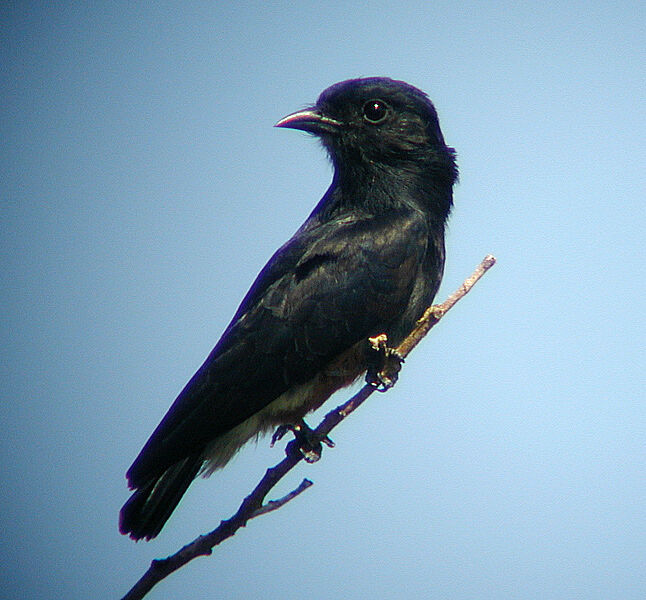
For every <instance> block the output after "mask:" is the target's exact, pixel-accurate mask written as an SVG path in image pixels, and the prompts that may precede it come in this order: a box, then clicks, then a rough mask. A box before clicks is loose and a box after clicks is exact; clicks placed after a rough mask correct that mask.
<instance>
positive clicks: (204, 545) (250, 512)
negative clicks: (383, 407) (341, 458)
mask: <svg viewBox="0 0 646 600" xmlns="http://www.w3.org/2000/svg"><path fill="white" fill-rule="evenodd" d="M495 262H496V259H495V258H494V257H493V256H491V255H488V256H486V257H485V258H484V259H483V260H482V262H481V263H480V264H479V265H478V267H477V268H476V270H475V271H474V272H473V274H472V275H471V276H470V277H469V278H468V279H467V280H466V281H465V282H464V283H463V284H462V285H461V286H460V288H459V289H458V290H456V291H455V292H454V293H453V294H451V295H450V296H449V297H448V298H447V299H446V300H445V301H444V302H443V303H442V304H437V305H433V306H430V307H429V308H427V309H426V311H425V312H424V315H423V316H422V318H421V319H420V320H419V321H418V322H417V325H416V326H415V328H414V329H413V331H411V332H410V334H409V335H408V336H407V337H406V339H405V340H404V341H403V342H402V343H401V344H400V345H399V346H398V347H397V348H396V350H397V351H398V352H399V354H400V355H401V356H402V357H406V356H408V354H410V352H411V351H412V350H413V348H415V346H417V344H419V342H420V341H421V340H422V339H423V338H424V336H426V334H427V333H428V332H429V331H430V330H431V329H432V328H433V327H434V326H435V325H436V324H437V323H438V322H439V321H440V319H441V318H442V317H443V316H444V315H445V314H446V313H447V312H448V311H449V310H450V309H451V308H452V307H453V306H454V305H455V304H456V302H457V301H458V300H460V299H461V298H462V297H464V296H465V295H466V294H467V293H468V292H469V290H471V288H472V287H473V286H474V285H475V284H476V282H477V281H478V280H479V279H480V278H481V277H482V276H483V275H484V274H485V272H486V271H488V270H489V269H490V268H491V267H492V266H493V265H494V264H495ZM376 389H377V388H376V387H375V386H374V385H372V384H366V385H364V386H363V387H362V388H361V389H360V390H359V391H358V392H357V393H356V394H355V395H354V396H352V398H350V399H349V400H348V401H347V402H344V403H343V404H341V405H340V406H337V407H336V408H335V409H334V410H331V411H330V412H329V413H327V414H326V415H325V418H324V419H323V420H322V421H321V423H320V424H319V426H318V427H317V428H316V429H315V430H314V434H315V435H316V436H320V438H319V439H321V438H322V437H324V436H326V435H327V434H328V433H330V431H332V429H334V428H335V427H336V426H337V425H338V424H339V423H340V422H341V421H343V419H345V418H346V417H347V416H348V415H349V414H350V413H352V412H354V411H355V410H356V409H357V408H359V406H361V404H363V402H364V401H365V400H366V399H367V398H368V397H369V396H370V395H371V394H372V393H373V392H374V391H375V390H376ZM294 444H295V442H294V441H292V442H290V443H289V444H288V448H287V450H288V452H287V456H286V457H285V458H283V460H282V461H280V462H279V463H278V464H277V465H276V466H274V467H271V468H269V469H267V471H266V472H265V475H264V476H263V478H262V479H261V480H260V482H259V483H258V485H257V486H256V487H255V488H254V490H253V491H252V492H251V493H250V494H249V495H248V496H247V497H246V498H245V499H244V500H243V501H242V504H241V505H240V508H238V511H237V512H236V513H235V515H233V516H232V517H231V518H230V519H227V520H225V521H221V522H220V525H218V527H216V528H215V529H214V530H213V531H211V532H210V533H207V534H204V535H201V536H199V537H197V538H196V539H195V540H193V541H192V542H190V543H189V544H187V545H186V546H184V547H183V548H182V549H181V550H179V551H178V552H176V553H175V554H172V555H170V556H168V557H167V558H163V559H157V560H153V561H152V563H151V565H150V567H149V568H148V570H147V571H146V572H145V573H144V574H143V575H142V577H141V579H139V581H138V582H137V583H136V584H135V585H134V586H133V588H132V589H131V590H130V591H129V592H128V593H127V594H126V595H125V596H124V597H123V598H122V600H140V599H141V598H143V597H144V596H145V595H146V594H147V593H148V592H149V591H150V590H151V589H152V588H153V587H154V586H155V584H157V583H159V582H160V581H161V580H162V579H164V578H165V577H167V576H168V575H170V574H171V573H172V572H173V571H176V570H177V569H179V568H181V567H182V566H184V565H185V564H186V563H188V562H190V561H191V560H193V559H194V558H197V557H198V556H209V555H210V554H211V553H212V552H213V548H214V547H215V546H217V545H218V544H220V543H221V542H223V541H224V540H226V539H227V538H229V537H231V536H233V535H234V534H235V533H236V531H237V530H238V529H240V528H241V527H244V526H245V525H246V524H247V522H248V521H249V520H251V519H253V518H254V517H258V516H260V515H264V514H266V513H268V512H272V511H274V510H277V509H279V508H280V507H281V506H283V505H285V504H287V503H288V502H289V501H290V500H292V499H293V498H295V497H296V496H298V495H299V494H301V493H302V492H304V491H305V490H306V489H307V488H308V487H310V486H311V485H313V484H312V482H311V481H309V480H308V479H304V480H303V481H302V482H301V484H300V485H299V486H298V487H297V488H296V489H295V490H293V491H291V492H290V493H289V494H287V495H285V496H283V497H282V498H279V499H278V500H270V501H268V502H267V503H265V504H263V503H264V501H265V497H266V496H267V494H268V493H269V492H270V491H271V489H272V488H273V487H274V486H275V485H276V484H277V483H278V482H279V481H280V480H281V479H282V478H283V477H284V476H285V475H286V474H287V473H288V472H289V471H291V470H292V469H293V468H294V467H295V466H296V465H297V464H298V463H299V462H300V461H301V460H302V459H303V455H302V454H301V453H300V452H298V451H289V450H290V445H291V449H292V450H293V449H294Z"/></svg>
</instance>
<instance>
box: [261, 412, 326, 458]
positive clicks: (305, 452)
mask: <svg viewBox="0 0 646 600" xmlns="http://www.w3.org/2000/svg"><path fill="white" fill-rule="evenodd" d="M289 431H291V432H292V433H293V434H294V439H293V440H292V441H291V442H289V444H287V447H286V448H285V454H287V455H288V456H289V455H291V454H293V453H298V454H300V455H302V456H303V458H304V459H305V461H306V462H308V463H315V462H316V461H317V460H319V459H320V458H321V450H322V449H323V446H322V445H321V444H322V443H323V444H325V445H326V446H327V447H328V448H334V442H333V441H332V440H331V439H330V438H329V437H328V436H327V435H322V436H321V435H320V434H317V433H316V432H315V431H314V430H313V429H312V428H311V427H310V426H309V425H308V424H307V423H305V421H301V422H300V423H296V424H293V423H287V424H285V425H280V426H279V427H278V428H277V429H276V431H275V432H274V435H272V436H271V446H272V447H273V446H274V444H275V443H276V442H277V441H279V440H281V439H282V438H283V437H285V434H286V433H287V432H289Z"/></svg>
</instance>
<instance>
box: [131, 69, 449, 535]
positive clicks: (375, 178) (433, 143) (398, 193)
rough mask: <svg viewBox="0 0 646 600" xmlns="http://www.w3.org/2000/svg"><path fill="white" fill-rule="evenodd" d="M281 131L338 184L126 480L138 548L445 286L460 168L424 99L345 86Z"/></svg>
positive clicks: (262, 278)
mask: <svg viewBox="0 0 646 600" xmlns="http://www.w3.org/2000/svg"><path fill="white" fill-rule="evenodd" d="M276 126H277V127H286V128H291V129H301V130H303V131H307V132H309V133H313V134H315V135H316V136H318V137H319V139H320V140H321V142H322V143H323V146H324V147H325V148H326V150H327V151H328V153H329V155H330V158H331V160H332V163H333V166H334V177H333V180H332V184H331V185H330V188H329V189H328V190H327V192H326V193H325V195H324V196H323V198H322V199H321V200H320V202H319V203H318V204H317V205H316V208H314V210H313V211H312V213H311V214H310V216H309V217H308V218H307V220H306V221H305V223H303V225H302V226H301V227H300V229H299V230H298V231H297V232H296V233H295V234H294V236H293V237H292V238H291V239H290V240H289V241H288V242H287V243H286V244H284V245H283V246H282V247H281V248H279V250H278V251H277V252H276V253H275V254H274V255H273V256H272V258H271V259H270V260H269V262H268V263H267V265H266V266H265V267H264V268H263V269H262V271H261V272H260V274H259V275H258V277H257V279H256V281H255V282H254V284H253V285H252V286H251V289H250V290H249V292H248V293H247V295H246V296H245V297H244V299H243V300H242V303H241V304H240V307H239V308H238V310H237V312H236V313H235V315H234V317H233V319H232V321H231V323H230V324H229V325H228V327H227V328H226V330H225V331H224V333H223V334H222V337H221V338H220V341H219V342H218V343H217V345H216V346H215V348H214V349H213V351H212V352H211V353H210V354H209V356H208V357H207V359H206V361H205V362H204V364H203V365H202V366H201V367H200V369H199V370H198V371H197V373H195V375H194V376H193V377H192V378H191V380H190V381H189V382H188V384H187V385H186V387H185V388H184V389H183V390H182V392H181V393H180V394H179V396H178V397H177V399H176V400H175V402H174V403H173V405H172V406H171V408H170V409H169V411H168V412H167V413H166V416H165V417H164V418H163V419H162V421H161V423H160V424H159V425H158V427H157V429H155V431H154V432H153V434H152V435H151V436H150V439H149V440H148V441H147V442H146V445H145V446H144V447H143V449H142V451H141V452H140V453H139V456H137V458H136V459H135V461H134V463H133V464H132V466H131V467H130V469H129V470H128V473H127V478H128V482H129V485H130V488H131V489H133V490H134V492H133V494H132V496H131V497H130V499H129V500H128V501H127V502H126V504H125V505H124V506H123V508H122V510H121V514H120V522H119V529H120V531H121V533H124V534H129V535H130V537H132V538H133V539H141V538H147V539H150V538H153V537H155V536H156V535H157V534H158V533H159V532H160V530H161V529H162V527H163V526H164V523H165V522H166V521H167V520H168V518H169V517H170V515H171V513H172V512H173V510H174V509H175V507H176V506H177V504H178V502H179V501H180V499H181V497H182V496H183V494H184V492H185V491H186V489H187V488H188V486H189V485H190V484H191V482H192V481H193V479H194V478H195V477H196V476H197V475H198V473H200V472H201V473H203V474H210V473H212V472H213V471H215V470H217V469H220V468H221V467H223V466H224V465H225V464H226V463H227V462H228V461H229V460H230V459H231V457H232V456H233V455H234V454H235V453H236V452H237V451H238V449H239V448H240V447H241V446H242V445H243V444H244V443H245V442H247V441H248V440H249V439H251V438H252V437H254V436H257V435H259V434H261V433H264V432H267V431H269V430H271V429H273V428H275V427H276V426H278V425H283V424H299V423H301V422H302V418H303V417H304V416H305V414H307V413H308V412H310V411H312V410H314V409H316V408H318V407H319V406H320V405H321V404H322V403H323V402H324V401H325V400H326V399H327V398H328V397H329V396H330V395H331V394H332V393H333V392H335V391H336V390H338V389H339V388H341V387H343V386H347V385H349V384H350V383H352V382H353V381H355V380H356V379H357V378H358V377H359V376H360V375H361V374H362V373H363V372H365V371H366V367H367V363H368V359H367V355H368V342H367V338H368V337H369V336H375V335H378V334H382V333H385V334H386V335H387V336H388V341H389V345H390V346H396V345H397V344H399V343H400V342H401V341H402V339H403V338H404V337H405V335H406V334H407V333H408V331H409V330H410V329H411V328H412V327H413V325H414V324H415V321H416V320H417V319H418V318H419V317H420V316H421V314H422V312H423V310H424V309H425V308H426V307H427V306H429V305H430V304H431V303H432V301H433V298H434V296H435V294H436V292H437V289H438V287H439V285H440V280H441V278H442V272H443V269H444V228H445V223H446V220H447V217H448V215H449V212H450V210H451V206H452V197H453V194H452V189H453V184H454V183H455V181H456V179H457V166H456V163H455V153H454V151H453V149H452V148H449V147H447V146H446V144H445V143H444V137H443V136H442V132H441V130H440V125H439V122H438V118H437V113H436V111H435V108H434V106H433V104H432V103H431V101H430V100H429V99H428V97H427V96H426V94H424V93H423V92H421V91H420V90H418V89H417V88H415V87H413V86H411V85H408V84H406V83H404V82H402V81H395V80H392V79H386V78H376V77H374V78H366V79H351V80H348V81H343V82H341V83H337V84H336V85H333V86H332V87H330V88H328V89H327V90H325V91H324V92H323V93H322V94H321V95H320V97H319V99H318V101H317V102H316V104H315V105H314V106H313V107H311V108H309V109H307V110H302V111H299V112H296V113H293V114H291V115H289V116H287V117H285V118H284V119H282V120H280V121H279V122H278V123H277V124H276Z"/></svg>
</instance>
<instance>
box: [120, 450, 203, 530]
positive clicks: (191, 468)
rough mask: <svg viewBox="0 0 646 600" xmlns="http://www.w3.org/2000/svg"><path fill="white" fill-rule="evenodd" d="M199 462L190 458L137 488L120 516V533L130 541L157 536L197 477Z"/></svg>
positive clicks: (195, 458) (194, 458) (192, 457)
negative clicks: (126, 535)
mask: <svg viewBox="0 0 646 600" xmlns="http://www.w3.org/2000/svg"><path fill="white" fill-rule="evenodd" d="M202 462H203V461H202V459H201V458H200V457H199V456H198V457H196V456H189V457H188V458H185V459H184V460H182V461H180V462H178V463H176V464H174V465H173V466H172V467H170V468H169V469H167V470H166V471H164V473H163V474H162V475H161V476H160V477H158V478H157V479H152V480H150V481H149V482H147V483H145V484H144V485H143V486H141V487H139V488H137V489H136V490H135V491H134V493H133V494H132V496H130V498H129V499H128V501H127V502H126V503H125V504H124V505H123V508H122V509H121V512H120V513H119V531H120V532H121V533H123V534H129V535H130V537H131V538H132V539H133V540H140V539H142V538H146V539H147V540H150V539H152V538H154V537H156V536H157V534H158V533H159V532H160V531H161V530H162V527H163V526H164V524H165V523H166V521H167V520H168V518H169V517H170V516H171V514H172V512H173V511H174V510H175V508H176V507H177V505H178V504H179V501H180V500H181V499H182V496H183V495H184V492H186V490H187V489H188V486H189V485H191V482H192V481H193V479H195V477H196V476H197V474H198V472H199V470H200V468H201V466H202Z"/></svg>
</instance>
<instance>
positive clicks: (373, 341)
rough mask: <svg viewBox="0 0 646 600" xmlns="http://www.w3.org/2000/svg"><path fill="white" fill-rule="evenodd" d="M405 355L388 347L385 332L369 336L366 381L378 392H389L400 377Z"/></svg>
mask: <svg viewBox="0 0 646 600" xmlns="http://www.w3.org/2000/svg"><path fill="white" fill-rule="evenodd" d="M403 362H404V357H403V356H402V355H401V354H400V353H399V352H398V351H397V350H396V349H395V348H389V347H388V336H387V335H386V334H385V333H382V334H380V335H377V336H375V337H372V338H368V370H367V372H366V382H367V383H369V384H370V385H372V386H374V387H375V388H376V389H377V391H378V392H387V391H388V390H389V389H390V388H391V387H393V385H395V383H397V379H398V377H399V371H401V368H402V363H403Z"/></svg>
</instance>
